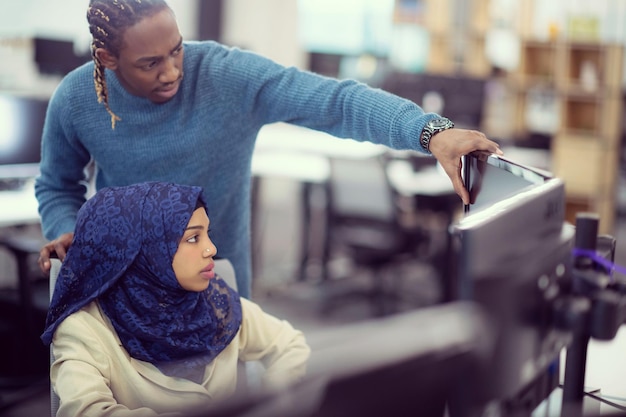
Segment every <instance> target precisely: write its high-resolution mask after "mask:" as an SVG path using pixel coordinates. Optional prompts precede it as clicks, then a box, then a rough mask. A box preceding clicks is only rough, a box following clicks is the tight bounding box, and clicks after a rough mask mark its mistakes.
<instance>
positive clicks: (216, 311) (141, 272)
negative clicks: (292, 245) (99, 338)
mask: <svg viewBox="0 0 626 417" xmlns="http://www.w3.org/2000/svg"><path fill="white" fill-rule="evenodd" d="M197 204H199V206H197ZM197 207H206V203H205V201H204V199H203V197H202V189H201V188H200V187H192V186H184V185H175V184H169V183H162V182H148V183H141V184H136V185H131V186H127V187H111V188H105V189H102V190H100V191H99V192H98V193H96V195H95V196H94V197H92V198H91V199H89V200H88V201H87V202H86V203H85V204H84V205H83V207H82V208H81V209H80V210H79V212H78V218H77V222H76V230H75V234H74V241H73V242H72V245H71V246H70V248H69V250H68V253H67V256H66V258H65V260H64V261H63V264H62V266H61V270H60V272H59V276H58V279H57V283H56V287H55V290H54V294H53V298H52V301H51V303H50V307H49V310H48V316H47V319H46V328H45V331H44V333H43V334H42V336H41V339H42V340H43V342H44V343H45V344H50V342H51V341H52V335H53V334H54V331H55V329H56V328H57V326H58V325H59V324H60V323H61V322H62V321H63V320H64V319H65V318H66V317H68V316H69V315H70V314H72V313H74V312H76V311H78V310H80V309H81V308H82V307H84V306H85V305H87V304H88V303H90V302H91V301H93V300H95V299H97V300H98V302H99V304H100V307H101V308H102V310H103V311H104V313H105V314H106V316H107V317H108V318H109V320H110V321H111V323H112V324H113V327H114V328H115V330H116V332H117V334H118V336H119V338H120V340H121V341H122V344H123V346H124V348H125V349H126V350H127V351H128V353H129V354H130V355H131V356H132V357H133V358H136V359H140V360H143V361H147V362H151V363H154V364H166V363H168V362H174V361H180V360H191V359H192V358H198V357H202V361H203V362H208V361H211V360H212V359H213V358H215V357H216V356H217V355H218V354H219V353H220V352H221V351H222V350H223V349H224V348H225V347H226V346H227V345H228V344H229V343H230V341H231V340H232V339H233V338H234V336H235V334H236V333H237V331H238V329H239V326H240V325H241V301H240V300H239V295H238V294H237V292H236V291H234V290H232V289H231V288H230V287H228V285H227V284H226V283H225V282H224V281H223V280H222V279H221V278H219V277H217V276H216V277H215V279H212V280H211V281H210V282H209V287H208V288H207V289H206V290H205V291H202V292H192V291H187V290H185V289H183V288H182V287H181V286H180V284H179V283H178V281H177V279H176V276H175V274H174V270H173V268H172V260H173V258H174V254H175V253H176V251H177V249H178V243H179V241H180V239H181V238H182V235H183V232H184V230H185V228H186V227H187V224H188V223H189V219H190V218H191V216H192V214H193V212H194V210H195V209H196V208H197Z"/></svg>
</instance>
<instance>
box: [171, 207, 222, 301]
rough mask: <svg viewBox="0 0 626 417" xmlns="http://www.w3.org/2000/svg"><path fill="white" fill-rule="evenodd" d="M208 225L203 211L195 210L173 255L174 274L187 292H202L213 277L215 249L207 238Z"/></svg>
mask: <svg viewBox="0 0 626 417" xmlns="http://www.w3.org/2000/svg"><path fill="white" fill-rule="evenodd" d="M209 223H210V222H209V217H208V216H207V214H206V211H205V209H204V208H199V209H196V210H195V211H194V212H193V215H192V216H191V219H189V224H188V225H187V228H186V229H185V232H184V233H183V237H182V239H181V240H180V242H179V244H178V249H177V250H176V253H175V254H174V260H173V261H172V268H173V269H174V274H176V279H177V280H178V283H179V284H180V286H181V287H183V288H184V289H186V290H187V291H196V292H199V291H204V290H205V289H206V288H207V287H208V286H209V281H210V280H211V279H213V278H214V277H215V272H213V266H214V265H215V263H214V261H213V257H214V256H215V254H216V253H217V248H216V247H215V245H214V244H213V242H212V241H211V239H210V238H209Z"/></svg>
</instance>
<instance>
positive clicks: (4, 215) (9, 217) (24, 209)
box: [0, 181, 39, 227]
mask: <svg viewBox="0 0 626 417" xmlns="http://www.w3.org/2000/svg"><path fill="white" fill-rule="evenodd" d="M37 207H38V204H37V199H36V198H35V190H34V183H33V182H32V181H29V182H27V183H26V185H25V186H24V188H23V189H20V190H16V191H12V190H11V191H0V227H10V226H20V225H28V224H37V223H39V212H38V211H37Z"/></svg>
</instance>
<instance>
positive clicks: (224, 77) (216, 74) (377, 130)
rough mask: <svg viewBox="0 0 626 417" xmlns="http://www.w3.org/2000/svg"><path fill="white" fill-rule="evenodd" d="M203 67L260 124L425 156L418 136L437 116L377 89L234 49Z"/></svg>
mask: <svg viewBox="0 0 626 417" xmlns="http://www.w3.org/2000/svg"><path fill="white" fill-rule="evenodd" d="M203 67H204V68H207V69H205V70H206V71H208V75H207V78H208V79H210V80H213V81H212V82H213V83H214V88H215V89H217V88H219V89H221V91H222V92H223V93H224V94H228V95H232V96H235V97H240V98H241V99H240V100H239V101H238V102H239V103H243V104H241V105H242V106H243V108H242V109H241V110H242V112H243V113H244V114H253V115H256V116H257V117H258V118H259V119H260V124H267V123H274V122H286V123H291V124H296V125H299V126H303V127H308V128H311V129H315V130H320V131H323V132H326V133H329V134H331V135H333V136H336V137H339V138H350V139H354V140H357V141H368V142H373V143H378V144H383V145H386V146H388V147H391V148H394V149H412V150H416V151H420V152H424V151H423V149H422V147H421V146H420V144H419V136H420V134H421V132H422V129H423V128H424V126H425V125H426V123H427V122H428V121H429V120H431V119H433V118H435V117H437V116H438V115H437V114H435V113H425V112H424V111H423V109H422V108H421V107H420V106H418V105H417V104H416V103H414V102H412V101H410V100H407V99H404V98H402V97H399V96H397V95H394V94H391V93H389V92H387V91H384V90H382V89H380V88H373V87H371V86H368V85H366V84H364V83H361V82H358V81H355V80H349V79H346V80H339V79H335V78H330V77H325V76H322V75H319V74H315V73H312V72H310V71H306V70H302V69H299V68H296V67H284V66H282V65H280V64H278V63H275V62H273V61H271V60H269V59H267V58H264V57H262V56H260V55H257V54H255V53H253V52H249V51H243V50H239V49H237V48H232V49H229V50H228V52H222V53H221V54H218V56H217V57H216V56H213V57H212V60H211V61H210V64H209V63H205V65H203ZM246 106H248V107H246Z"/></svg>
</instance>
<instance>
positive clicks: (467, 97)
mask: <svg viewBox="0 0 626 417" xmlns="http://www.w3.org/2000/svg"><path fill="white" fill-rule="evenodd" d="M87 4H88V1H87V0H45V1H43V0H22V1H19V2H8V1H5V2H3V3H2V4H1V5H0V11H1V13H0V62H1V63H2V64H1V65H0V99H2V100H11V99H12V98H19V99H21V98H25V99H33V100H35V101H39V102H41V101H43V102H45V101H46V100H47V98H48V97H49V96H50V94H51V93H52V91H53V90H54V88H55V87H56V85H57V84H58V82H59V81H60V79H61V78H62V77H63V75H64V74H65V73H67V72H68V71H69V70H71V69H72V68H73V67H75V66H77V65H80V64H81V63H83V62H86V61H88V60H89V59H90V57H89V42H90V35H89V32H88V29H87V25H86V20H85V9H86V7H87ZM169 4H170V5H171V6H172V8H173V9H174V11H175V12H176V15H177V18H178V21H179V26H180V29H181V31H182V34H183V36H184V37H185V38H186V39H214V40H218V41H221V42H223V43H225V44H227V45H232V46H238V47H242V48H246V49H250V50H253V51H256V52H258V53H260V54H262V55H265V56H267V57H269V58H272V59H274V60H276V61H278V62H280V63H282V64H284V65H293V66H297V67H300V68H303V69H309V70H312V71H315V72H318V73H321V74H324V75H328V76H333V77H338V78H356V79H358V80H361V81H363V82H366V83H368V84H370V85H373V86H375V87H380V88H383V89H386V90H388V91H391V92H393V93H396V94H398V95H401V96H404V97H407V98H409V99H411V100H414V101H415V102H417V103H418V104H420V105H422V106H423V107H424V108H425V109H426V110H428V111H436V112H439V113H441V114H444V115H446V116H448V117H450V118H452V119H453V120H454V121H455V122H456V124H457V125H458V126H462V127H467V128H471V129H479V130H482V131H484V132H485V133H486V134H487V135H488V136H489V137H491V138H493V139H494V140H497V141H498V142H500V143H501V145H502V147H503V148H504V149H505V152H506V153H507V156H509V157H510V158H512V159H514V160H517V161H518V162H521V163H524V164H527V165H531V166H534V167H537V168H540V169H545V170H548V171H551V172H554V173H555V174H556V175H557V176H559V177H561V178H563V179H564V180H565V181H566V189H567V193H568V195H567V204H566V206H567V207H566V209H567V210H566V211H567V216H568V219H569V220H570V221H573V219H574V218H575V215H576V213H578V212H581V211H593V212H597V213H599V214H600V215H601V232H602V233H609V234H613V235H615V236H616V237H617V239H618V249H617V252H616V261H617V262H618V263H621V264H625V263H626V253H625V251H624V250H623V249H622V248H623V245H624V244H623V243H622V242H621V241H622V240H623V239H622V236H623V237H624V238H625V239H626V226H625V224H626V223H625V222H624V215H625V214H626V175H625V173H624V163H623V161H624V159H625V158H626V155H625V154H624V150H623V146H622V144H623V137H624V128H623V115H624V110H623V102H624V85H625V82H626V76H625V74H626V72H625V71H626V65H624V60H625V54H624V52H623V49H624V46H625V45H626V2H624V1H621V0H593V1H592V0H576V1H572V0H552V1H549V2H546V1H542V0H534V1H530V0H529V1H526V0H341V1H336V0H169ZM7 102H8V101H7ZM2 103H3V101H0V110H1V109H2V107H1V105H2ZM35 106H36V105H35ZM24 108H25V107H24ZM33 108H38V109H39V110H31V111H32V112H36V111H41V106H40V107H33ZM27 113H28V112H27ZM28 114H30V115H31V116H32V117H34V119H33V120H36V116H34V115H33V114H32V113H28ZM11 117H12V116H10V115H9V112H7V111H4V112H3V113H0V140H4V141H7V143H8V141H9V139H7V138H8V137H9V133H7V132H9V131H10V129H9V128H8V127H7V126H11V125H12V123H13V119H12V118H11ZM3 130H4V132H3ZM261 136H262V137H260V140H259V145H258V146H259V150H258V156H259V157H258V158H257V163H256V168H255V169H256V170H255V175H256V176H255V192H256V195H255V198H254V202H255V210H254V218H253V222H254V239H253V240H254V248H253V250H254V264H255V265H254V266H255V276H254V282H253V297H254V298H255V299H256V301H258V302H259V303H260V304H261V305H263V306H264V307H265V308H266V309H267V310H268V311H270V312H273V313H275V314H277V315H279V316H282V317H285V318H287V319H290V320H292V321H293V322H294V324H295V325H296V326H299V327H301V328H303V329H304V330H305V331H307V332H309V331H310V333H311V334H315V332H317V331H321V330H323V329H326V328H328V327H329V326H332V325H334V324H338V323H345V322H351V321H358V320H363V319H367V318H370V317H372V316H375V315H380V314H386V312H388V311H390V310H386V309H389V308H390V307H389V306H390V305H391V306H392V307H391V310H393V309H394V307H397V306H401V307H398V308H400V309H401V308H417V307H420V306H426V305H431V304H435V303H437V302H439V301H441V299H442V297H445V294H444V293H445V288H443V285H442V279H444V278H443V277H444V276H445V274H446V273H447V272H446V270H445V268H446V258H445V256H446V250H447V247H446V244H447V240H446V237H447V236H446V230H447V226H448V225H449V224H450V222H452V221H454V220H455V219H456V218H457V217H458V216H459V215H460V213H461V209H462V207H461V205H460V201H459V200H458V199H457V198H456V197H455V196H454V194H453V192H452V191H451V188H450V187H449V184H447V182H448V180H447V177H445V176H444V175H443V174H441V172H439V171H438V168H437V167H436V166H435V165H434V164H433V161H432V160H431V159H428V158H423V157H421V156H420V155H418V154H416V153H414V152H385V151H384V150H380V149H378V148H376V147H374V148H372V147H368V146H367V145H363V144H357V143H350V144H348V145H346V144H345V143H344V144H342V145H345V146H344V147H342V146H339V147H338V149H335V147H334V146H333V144H332V141H331V142H327V140H328V139H329V138H328V137H326V136H325V135H315V134H311V133H310V132H303V131H301V130H299V129H294V130H291V129H290V128H289V127H286V126H270V127H268V129H264V131H262V135H261ZM294 136H302V138H301V140H298V142H299V145H298V146H293V142H294V140H290V139H293V138H294ZM31 139H32V138H31ZM25 140H26V139H25ZM316 143H317V145H316ZM302 144H304V145H302ZM309 145H310V146H309ZM2 149H3V143H0V153H1V152H2ZM355 158H362V159H360V160H359V162H361V163H362V165H363V166H365V163H366V162H367V163H373V165H372V168H371V169H370V170H369V171H368V172H373V171H375V170H376V169H377V168H379V167H381V166H382V167H383V171H381V172H383V175H384V177H385V178H383V181H382V183H384V184H382V183H381V184H382V185H381V187H380V189H377V190H374V189H363V190H362V191H363V193H364V194H366V195H367V196H368V197H369V198H368V199H366V200H364V201H366V203H362V204H365V205H367V204H369V203H371V204H372V205H376V201H377V200H382V199H390V200H392V201H393V207H394V208H393V209H392V211H393V217H394V218H393V221H392V223H394V227H396V226H398V224H396V223H399V224H400V226H401V227H402V228H403V229H408V230H409V231H410V234H411V239H412V240H411V241H410V244H409V246H410V247H411V249H412V251H408V252H406V253H404V252H402V250H400V249H398V250H394V251H393V253H392V254H387V255H385V256H382V255H381V256H380V257H378V258H376V259H373V258H374V257H373V256H372V253H379V254H380V253H383V252H384V250H388V247H386V248H385V247H382V248H381V247H379V248H376V247H374V248H371V247H369V248H363V247H362V246H363V245H360V246H359V247H355V246H358V245H355V244H354V242H351V243H352V246H351V247H350V245H347V246H344V247H341V246H339V245H338V244H336V242H335V241H334V240H333V243H332V245H333V246H328V245H331V243H330V240H328V241H327V240H326V238H327V237H328V233H326V232H324V230H326V229H325V227H326V226H327V225H328V224H330V223H329V222H331V221H332V219H333V218H331V217H329V216H328V215H327V214H328V212H327V211H326V210H327V208H328V207H329V203H330V201H331V200H333V199H331V198H330V194H329V193H328V187H327V186H328V181H330V180H331V179H332V178H333V177H332V174H333V173H335V172H339V170H340V169H341V168H338V167H339V164H340V163H342V162H346V160H348V163H349V162H350V160H351V159H352V160H354V159H355ZM3 161H4V160H3V159H1V157H0V164H4V165H7V166H9V167H8V171H7V170H6V169H2V167H0V176H2V178H0V183H1V187H2V191H0V197H1V194H3V193H4V194H6V195H7V196H8V198H9V200H3V201H8V203H3V204H9V205H11V206H13V207H18V206H20V204H24V205H28V207H27V208H24V209H23V210H22V209H21V208H18V211H20V210H22V211H23V212H30V213H32V212H33V201H34V200H33V199H32V196H25V195H24V194H29V193H30V192H31V191H32V181H31V180H32V178H23V175H19V176H18V175H15V176H14V175H12V174H11V169H16V170H17V169H20V167H18V166H13V165H15V164H11V161H6V162H3ZM22 162H24V165H28V164H29V161H26V160H25V161H22ZM30 162H32V161H30ZM353 169H354V170H356V168H353ZM344 172H348V174H346V175H345V177H349V176H350V175H349V172H350V168H347V171H344ZM14 177H19V178H17V179H18V180H16V178H14ZM378 179H380V178H378ZM412 179H414V180H417V181H420V180H421V181H422V182H423V183H428V184H429V185H431V186H432V184H437V185H436V187H435V188H436V190H435V191H433V190H429V189H428V187H426V186H422V187H421V188H420V187H419V186H417V187H416V186H415V185H407V184H406V183H407V182H410V181H411V180H412ZM352 180H353V181H356V180H354V179H352ZM368 181H369V182H370V184H374V183H375V182H376V180H375V179H374V177H372V178H369V179H368ZM351 184H352V185H351V186H352V189H358V188H359V187H362V186H363V184H360V183H357V182H352V183H351ZM349 186H350V185H349ZM386 186H390V187H387V188H386ZM377 192H379V193H380V194H375V193H377ZM357 194H358V193H357ZM358 197H359V196H358V195H355V197H354V198H355V199H356V198H358ZM333 201H334V200H333ZM367 201H369V203H367ZM34 211H35V213H34V215H31V216H30V218H28V220H25V221H24V222H20V221H19V218H18V220H11V221H7V222H1V223H0V224H1V225H3V227H2V229H0V236H2V238H3V239H5V240H6V239H9V240H11V239H13V238H14V237H15V236H26V237H28V238H31V237H32V238H33V239H35V240H36V239H37V238H38V237H39V236H38V233H39V231H38V225H37V221H36V207H35V209H34ZM372 211H374V208H372ZM333 224H334V223H333ZM336 229H337V230H339V227H336ZM368 236H374V238H373V239H374V240H376V239H379V238H380V236H382V235H380V234H374V235H368ZM348 240H349V237H345V236H344V237H342V238H337V241H342V242H343V243H346V241H348ZM348 243H350V242H348ZM326 247H332V248H333V252H331V253H330V254H329V255H328V256H324V250H325V248H326ZM394 248H396V249H397V247H394ZM22 249H23V251H22V252H20V250H22ZM16 250H17V252H16ZM358 251H360V252H358ZM368 251H369V252H368ZM372 251H374V252H372ZM376 251H377V252H376ZM385 253H386V252H385ZM398 253H401V254H402V255H404V256H401V257H396V256H395V255H396V254H398ZM17 255H19V256H22V255H23V257H22V258H19V256H17ZM31 255H32V254H28V248H21V249H20V248H18V249H15V248H13V249H11V250H8V249H7V250H5V248H3V249H2V251H0V286H1V287H2V291H3V292H5V293H7V294H9V295H7V297H8V298H7V299H11V297H14V298H15V297H17V298H15V299H16V300H17V302H21V301H23V298H20V297H19V294H18V293H19V290H20V283H21V281H20V280H21V279H23V276H20V274H22V275H23V274H29V275H32V277H29V278H28V279H30V280H33V281H37V280H38V278H37V277H35V276H36V275H37V271H36V266H35V265H34V264H33V257H32V256H31ZM305 255H307V256H305ZM392 255H393V256H392ZM18 258H19V259H18ZM20 259H23V260H25V261H26V266H24V265H21V264H20ZM24 268H26V269H24ZM372 271H374V274H378V275H379V276H380V275H381V274H386V273H387V272H389V271H391V272H390V275H391V278H390V282H389V283H387V284H386V285H388V286H389V287H390V288H391V289H392V291H391V292H392V293H395V295H398V293H402V294H403V295H404V296H405V297H404V298H403V299H402V300H400V299H398V300H395V299H394V300H382V301H381V300H374V301H372V298H371V297H366V296H367V295H371V294H372V293H373V290H372V282H373V280H372ZM33 277H34V278H33ZM397 277H401V279H399V278H397ZM329 283H332V285H330V284H329ZM11 293H12V295H11ZM347 293H352V294H361V293H362V294H363V297H361V299H358V298H354V299H352V298H348V297H346V294H347ZM35 296H36V295H35ZM407 296H408V297H407ZM43 297H44V301H41V300H40V301H39V304H40V305H43V307H41V308H39V313H38V314H39V316H37V317H35V321H36V320H38V319H40V316H41V314H42V313H43V312H45V295H44V296H43ZM20 300H21V301H20ZM364 300H365V301H364ZM7 303H8V304H10V302H9V301H7ZM33 303H34V304H37V301H34V302H33ZM335 304H338V305H340V306H342V307H341V308H336V306H335ZM346 306H347V308H346ZM22 307H23V306H19V305H18V306H17V307H15V309H11V307H10V306H9V307H6V308H4V307H3V309H2V310H1V311H0V314H2V315H3V316H2V317H0V322H2V323H3V325H2V326H0V330H1V331H3V332H4V335H3V340H9V339H10V338H11V337H14V333H12V332H13V330H14V327H15V326H14V325H12V324H11V323H13V322H15V319H14V317H15V314H16V313H15V312H18V314H19V312H20V311H22V310H20V308H22ZM33 308H34V309H37V306H36V305H34V306H33ZM5 322H6V323H5ZM7 338H9V339H7ZM35 350H37V349H35ZM39 353H40V352H39ZM10 355H14V357H15V360H16V362H15V363H14V364H13V365H16V364H17V366H18V367H19V366H21V364H20V361H22V360H24V361H27V360H28V359H26V358H23V357H20V355H19V354H17V353H16V352H9V356H10ZM592 359H593V358H592ZM1 361H2V359H0V362H1ZM617 365H618V366H622V365H623V366H622V368H623V369H626V364H617ZM613 366H615V364H613ZM0 368H3V367H2V366H0ZM8 368H9V369H8V372H7V373H8V374H9V375H13V376H9V377H8V379H7V378H3V383H4V385H5V386H6V387H9V388H11V389H8V390H7V394H6V395H2V394H1V393H0V410H2V411H0V415H6V416H17V415H35V414H37V412H38V411H33V410H41V408H37V407H44V408H45V407H46V406H47V401H48V399H47V397H46V395H47V393H46V389H45V387H44V389H42V385H35V386H34V388H33V390H32V392H31V391H24V390H17V389H16V390H15V392H13V391H12V388H13V387H15V388H20V385H24V384H20V382H22V381H21V379H22V378H21V377H22V375H19V370H18V371H15V370H14V369H12V368H11V367H8ZM35 368H36V369H34V372H35V374H36V373H37V372H39V371H41V367H39V368H37V367H36V366H35ZM594 369H595V370H594ZM605 369H606V368H603V367H602V365H598V366H596V367H595V368H593V369H590V370H589V372H590V373H591V372H596V375H603V376H604V375H605V374H606V372H605ZM44 370H45V369H44ZM592 376H593V375H592ZM13 382H14V383H13ZM44 385H45V384H44ZM0 388H2V387H0ZM24 392H27V394H26V395H27V396H28V398H27V399H26V400H25V401H22V402H20V403H19V404H18V405H16V406H12V407H8V406H7V407H4V405H7V404H8V403H9V402H10V401H11V399H12V398H20V396H22V395H23V394H24ZM31 394H32V395H31ZM3 401H4V403H3ZM29 407H31V408H29ZM20 413H21V414H20Z"/></svg>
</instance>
